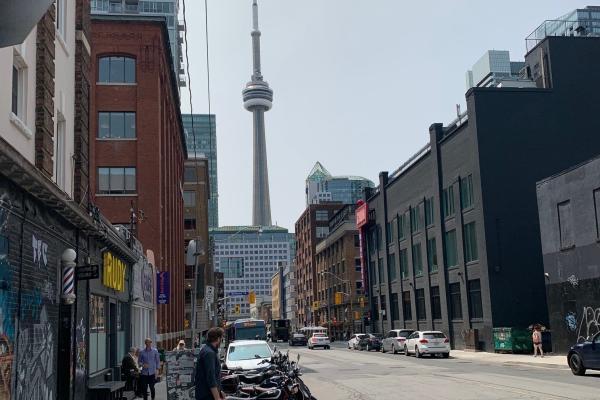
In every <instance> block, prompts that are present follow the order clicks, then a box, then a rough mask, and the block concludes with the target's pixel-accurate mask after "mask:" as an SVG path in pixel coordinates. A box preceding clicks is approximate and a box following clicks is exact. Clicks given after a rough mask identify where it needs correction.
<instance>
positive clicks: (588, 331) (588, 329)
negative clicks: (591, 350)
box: [577, 307, 600, 343]
mask: <svg viewBox="0 0 600 400" xmlns="http://www.w3.org/2000/svg"><path fill="white" fill-rule="evenodd" d="M598 332H600V308H596V309H594V308H592V307H583V316H582V317H581V322H580V323H579V331H578V332H577V343H582V342H585V341H586V340H587V339H588V338H591V337H592V336H594V335H595V334H596V333H598Z"/></svg>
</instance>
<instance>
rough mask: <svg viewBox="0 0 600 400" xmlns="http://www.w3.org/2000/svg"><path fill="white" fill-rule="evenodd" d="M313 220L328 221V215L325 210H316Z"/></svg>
mask: <svg viewBox="0 0 600 400" xmlns="http://www.w3.org/2000/svg"><path fill="white" fill-rule="evenodd" d="M315 219H316V220H317V221H329V213H328V212H327V210H317V211H316V212H315Z"/></svg>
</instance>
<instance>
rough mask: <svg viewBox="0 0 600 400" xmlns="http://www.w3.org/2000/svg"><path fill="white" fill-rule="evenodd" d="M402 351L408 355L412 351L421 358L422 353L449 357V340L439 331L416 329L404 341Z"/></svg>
mask: <svg viewBox="0 0 600 400" xmlns="http://www.w3.org/2000/svg"><path fill="white" fill-rule="evenodd" d="M404 353H405V354H406V355H407V356H408V355H410V354H411V353H414V355H415V357H417V358H421V357H422V356H423V355H424V354H430V355H432V356H433V355H436V354H441V355H442V356H443V357H444V358H448V357H450V340H449V339H448V338H447V337H446V335H444V334H443V333H442V332H440V331H416V332H413V333H412V334H411V335H410V336H409V337H408V338H407V339H406V341H405V342H404Z"/></svg>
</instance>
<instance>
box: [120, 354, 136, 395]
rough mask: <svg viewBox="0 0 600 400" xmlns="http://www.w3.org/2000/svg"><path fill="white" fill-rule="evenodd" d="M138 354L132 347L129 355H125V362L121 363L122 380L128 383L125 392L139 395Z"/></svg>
mask: <svg viewBox="0 0 600 400" xmlns="http://www.w3.org/2000/svg"><path fill="white" fill-rule="evenodd" d="M136 352H137V349H136V348H135V347H132V348H130V349H129V353H127V354H125V357H123V361H121V374H122V379H123V380H124V381H125V382H126V383H125V390H133V391H134V393H135V394H136V395H137V394H138V392H139V389H138V386H139V385H138V379H139V377H140V369H139V367H138V360H137V357H136V356H135V354H136Z"/></svg>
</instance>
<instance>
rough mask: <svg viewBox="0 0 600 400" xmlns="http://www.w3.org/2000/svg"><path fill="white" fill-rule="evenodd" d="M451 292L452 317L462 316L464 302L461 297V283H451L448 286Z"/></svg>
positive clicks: (458, 317) (459, 317)
mask: <svg viewBox="0 0 600 400" xmlns="http://www.w3.org/2000/svg"><path fill="white" fill-rule="evenodd" d="M448 291H449V292H450V318H451V319H461V318H462V302H461V299H460V283H451V284H450V285H449V286H448Z"/></svg>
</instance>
